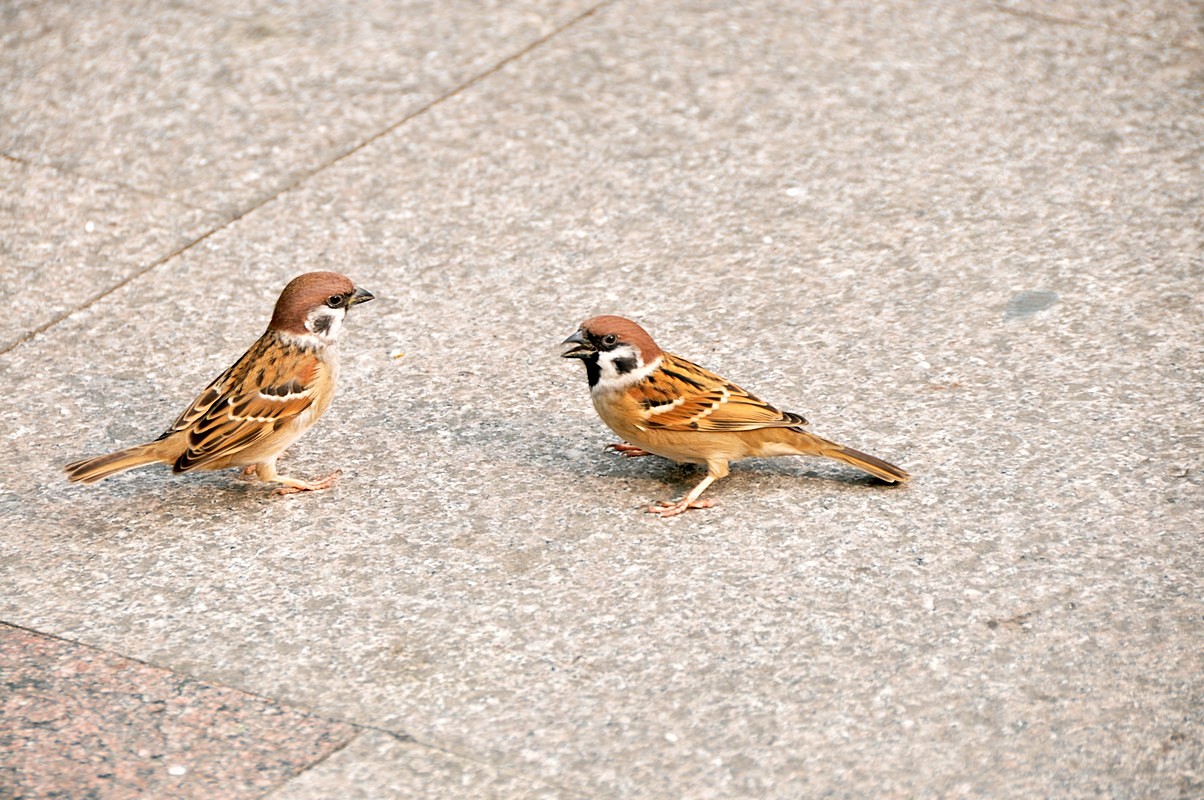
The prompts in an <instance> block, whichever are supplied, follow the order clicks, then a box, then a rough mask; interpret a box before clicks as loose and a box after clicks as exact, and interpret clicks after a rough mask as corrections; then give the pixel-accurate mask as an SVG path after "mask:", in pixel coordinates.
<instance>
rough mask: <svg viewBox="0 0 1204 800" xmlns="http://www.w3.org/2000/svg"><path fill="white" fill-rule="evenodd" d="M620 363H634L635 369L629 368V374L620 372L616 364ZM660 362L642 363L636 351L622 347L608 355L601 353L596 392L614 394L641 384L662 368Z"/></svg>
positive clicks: (599, 355)
mask: <svg viewBox="0 0 1204 800" xmlns="http://www.w3.org/2000/svg"><path fill="white" fill-rule="evenodd" d="M619 361H626V362H628V364H631V363H632V362H634V364H635V367H634V368H631V367H629V368H628V371H627V372H620V371H619V369H618V367H617V366H616V362H619ZM660 362H661V360H660V359H659V358H658V359H656V360H655V361H653V362H652V363H651V364H644V363H642V361H641V359H640V357H639V355H638V354H637V353H636V351H635V349H634V348H631V347H620V348H617V349H615V350H611V351H609V352H606V353H599V354H598V370H599V372H600V373H601V374H600V375H599V377H598V384H597V385H596V386H595V387H594V391H603V392H613V391H617V390H619V389H625V388H627V387H628V386H631V385H632V384H635V383H639V382H640V381H642V380H644V378H647V377H648V376H649V375H650V374H651V373H652V372H653V371H655V370H656V368H657V367H658V366H660Z"/></svg>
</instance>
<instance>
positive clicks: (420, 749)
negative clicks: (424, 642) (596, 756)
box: [265, 731, 585, 800]
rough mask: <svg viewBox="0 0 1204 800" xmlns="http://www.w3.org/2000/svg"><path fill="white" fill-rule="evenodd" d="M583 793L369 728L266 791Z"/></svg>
mask: <svg viewBox="0 0 1204 800" xmlns="http://www.w3.org/2000/svg"><path fill="white" fill-rule="evenodd" d="M584 796H585V795H581V794H577V793H575V792H569V791H566V790H563V789H557V788H555V787H552V786H548V785H547V784H541V783H539V782H537V781H532V780H530V779H527V778H523V777H521V776H516V775H511V774H507V773H505V772H503V771H500V770H498V769H496V768H494V767H490V766H488V765H485V764H479V763H475V762H473V761H469V760H467V759H465V758H462V757H459V756H456V755H452V754H449V753H444V752H440V751H439V750H435V749H432V748H430V747H426V746H423V745H420V744H417V743H415V742H413V741H410V740H407V739H405V738H398V737H396V736H393V735H390V734H387V733H383V732H380V731H366V732H364V734H363V735H361V736H359V737H357V738H356V740H355V741H354V742H352V743H351V745H350V746H349V747H346V748H344V749H343V750H341V751H339V752H338V753H336V754H335V755H334V756H332V757H331V758H329V759H327V760H326V761H324V762H322V763H321V764H320V765H318V766H316V767H314V768H313V769H310V770H308V771H306V772H305V773H303V774H302V775H299V776H298V777H296V778H294V779H293V780H292V781H290V782H289V783H288V784H286V785H285V786H283V787H281V788H279V789H277V790H276V791H274V792H272V793H271V794H269V795H267V797H266V798H265V800H324V799H325V798H330V797H340V798H343V799H344V800H361V798H362V800H375V799H376V798H382V797H421V798H424V800H443V799H444V798H446V800H459V798H465V797H471V798H473V800H560V799H561V798H579V797H584Z"/></svg>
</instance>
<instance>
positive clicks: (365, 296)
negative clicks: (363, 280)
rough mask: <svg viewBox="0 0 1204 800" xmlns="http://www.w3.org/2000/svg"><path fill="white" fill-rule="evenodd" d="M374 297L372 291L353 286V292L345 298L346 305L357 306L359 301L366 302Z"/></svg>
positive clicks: (349, 306)
mask: <svg viewBox="0 0 1204 800" xmlns="http://www.w3.org/2000/svg"><path fill="white" fill-rule="evenodd" d="M375 298H376V295H374V294H372V292H370V291H368V290H367V289H361V288H359V287H358V286H357V287H356V288H355V294H353V295H351V297H348V298H347V307H348V308H351V307H352V306H358V305H359V304H360V303H366V302H368V301H369V300H373V299H375Z"/></svg>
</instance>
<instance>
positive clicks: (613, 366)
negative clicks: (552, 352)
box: [561, 315, 661, 390]
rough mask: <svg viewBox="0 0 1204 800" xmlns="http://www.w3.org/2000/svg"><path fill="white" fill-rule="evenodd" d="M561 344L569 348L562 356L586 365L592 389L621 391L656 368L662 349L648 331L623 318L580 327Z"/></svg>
mask: <svg viewBox="0 0 1204 800" xmlns="http://www.w3.org/2000/svg"><path fill="white" fill-rule="evenodd" d="M561 344H569V345H572V347H570V348H569V349H568V350H565V351H564V352H563V353H561V355H562V356H563V357H564V358H579V359H581V360H582V361H583V362H584V363H585V371H586V374H587V376H588V377H589V385H590V388H591V389H603V390H613V389H621V388H623V387H625V386H628V385H630V384H632V383H634V382H636V381H638V380H641V379H642V378H643V377H644V376H645V375H647V374H648V373H649V372H651V371H652V370H653V369H655V368H656V365H657V364H658V363H659V361H660V357H661V349H660V348H659V347H657V346H656V342H654V341H652V337H651V336H649V335H648V331H646V330H644V329H643V328H641V327H640V326H639V325H637V324H636V323H634V322H632V321H631V320H629V319H626V318H624V317H616V316H613V315H604V316H600V317H592V318H590V319H587V320H586V321H585V322H583V323H581V327H580V328H578V329H577V332H576V333H574V334H573V335H572V336H570V337H569V338H567V339H565V340H564V341H563V342H561Z"/></svg>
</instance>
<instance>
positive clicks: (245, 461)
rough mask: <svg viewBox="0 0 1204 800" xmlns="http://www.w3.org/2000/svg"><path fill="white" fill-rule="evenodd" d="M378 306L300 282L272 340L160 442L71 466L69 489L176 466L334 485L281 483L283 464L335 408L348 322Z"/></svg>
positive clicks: (285, 486)
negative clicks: (340, 343)
mask: <svg viewBox="0 0 1204 800" xmlns="http://www.w3.org/2000/svg"><path fill="white" fill-rule="evenodd" d="M372 297H373V295H372V293H371V292H369V291H367V290H365V289H358V288H356V286H355V285H354V284H353V283H352V282H351V281H350V280H349V279H348V278H347V277H345V276H343V275H340V274H338V273H337V272H309V273H306V274H304V275H300V276H298V277H296V278H294V279H293V280H292V281H290V282H289V284H288V286H285V287H284V291H283V292H281V293H280V299H278V300H277V301H276V310H275V311H274V312H273V314H272V321H271V322H270V323H269V324H268V329H267V331H265V332H264V334H263V335H262V336H260V337H259V340H258V341H257V342H255V344H254V345H252V346H251V349H250V350H248V351H247V352H246V353H244V354H243V356H242V358H240V359H238V361H236V362H235V363H234V366H232V367H230V368H229V369H228V370H226V371H225V372H223V373H222V374H221V375H220V376H219V377H218V378H217V380H215V381H214V382H213V383H211V384H209V386H208V388H206V389H205V391H203V392H201V394H200V396H199V397H197V399H196V400H193V401H192V405H190V406H189V407H188V409H187V410H186V411H185V412H184V413H183V414H181V415H180V417H179V419H177V420H176V421H175V422H174V423H173V424H172V426H171V427H170V428H168V429H167V430H166V431H164V432H163V434H162V435H161V436H160V437H159V438H158V439H156V440H155V441H153V442H147V443H146V444H140V445H136V446H134V447H127V448H126V449H124V450H118V451H117V452H115V453H109V454H108V455H104V456H96V457H95V458H88V459H85V460H83V461H76V462H75V463H74V464H68V465H67V466H66V468H65V469H66V470H67V478H68V480H72V481H81V482H83V483H96V482H97V481H100V480H104V479H105V478H107V477H109V476H110V475H116V474H117V473H118V472H124V471H125V470H127V469H133V468H134V467H140V466H143V465H144V464H171V470H172V472H187V471H189V470H194V469H226V468H227V467H245V469H244V471H243V475H244V477H248V478H249V477H251V475H257V476H258V477H259V479H260V480H262V481H266V482H268V483H278V484H281V486H280V488H278V489H277V490H276V491H277V493H279V494H290V493H292V492H309V491H316V490H318V489H326V488H328V487H330V486H332V485H333V484H334V482H335V479H336V478H337V477H338V475H339V473H338V471H335V472H333V473H331V474H330V475H328V476H326V477H325V478H323V479H321V480H317V481H303V480H299V479H297V478H288V477H285V476H283V475H280V474H278V473H277V472H276V459H277V458H279V457H280V454H281V453H283V452H284V450H285V448H287V447H288V446H289V445H290V444H292V443H293V442H294V441H296V439H297V437H299V436H300V435H301V434H303V433H305V431H306V430H308V429H309V427H310V426H311V425H313V424H314V423H315V422H317V421H318V417H320V416H322V413H323V412H325V411H326V409H327V408H329V407H330V401H331V400H332V399H333V398H334V389H335V382H336V380H337V378H338V372H339V364H338V358H337V355H338V351H337V348H336V347H335V343H336V342H337V340H338V338H339V333H340V332H341V330H342V327H343V319H344V317H345V316H346V315H347V310H348V309H349V308H351V307H352V306H354V305H358V304H360V303H366V302H367V301H369V300H371V299H372Z"/></svg>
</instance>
